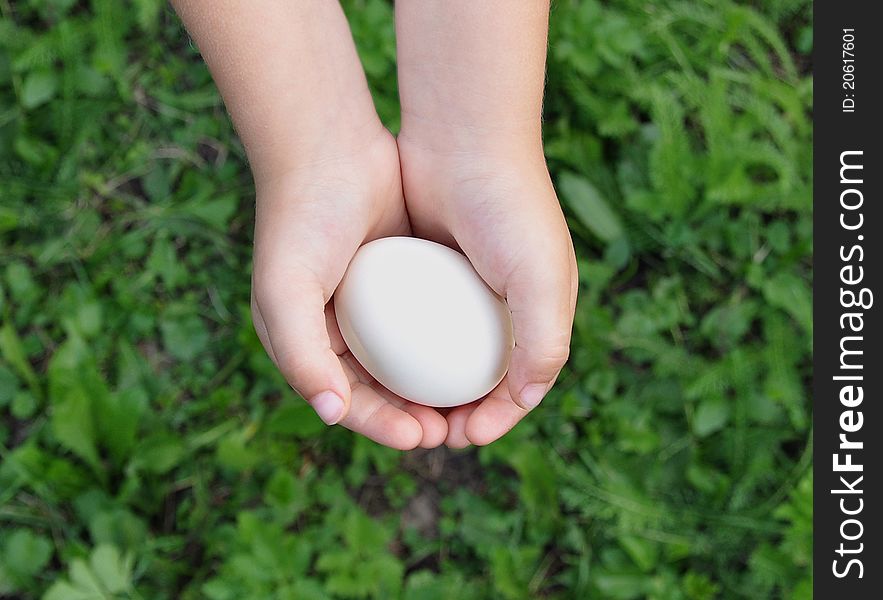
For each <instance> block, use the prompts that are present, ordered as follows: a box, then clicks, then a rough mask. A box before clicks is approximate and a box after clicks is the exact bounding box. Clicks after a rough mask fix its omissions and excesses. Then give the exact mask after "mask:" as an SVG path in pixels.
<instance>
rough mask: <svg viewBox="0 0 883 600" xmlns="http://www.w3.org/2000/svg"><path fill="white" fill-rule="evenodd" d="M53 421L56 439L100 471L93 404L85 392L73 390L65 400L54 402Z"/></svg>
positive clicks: (53, 431)
mask: <svg viewBox="0 0 883 600" xmlns="http://www.w3.org/2000/svg"><path fill="white" fill-rule="evenodd" d="M51 420H52V433H53V435H54V436H55V439H57V440H58V441H59V443H60V444H61V445H62V446H64V447H66V448H67V449H68V450H70V451H71V452H73V453H74V454H76V455H77V456H79V457H80V458H82V459H83V460H85V461H86V462H87V463H88V464H89V465H91V466H92V467H94V468H96V469H99V468H100V466H99V464H100V461H99V458H98V449H97V447H96V444H95V426H94V423H93V420H92V402H91V400H90V399H89V398H88V396H86V395H85V393H84V392H83V390H82V389H78V388H73V389H71V390H69V391H68V393H67V394H65V397H64V398H62V399H60V400H58V401H55V402H53V407H52V416H51Z"/></svg>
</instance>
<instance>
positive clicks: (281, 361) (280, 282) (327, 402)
mask: <svg viewBox="0 0 883 600" xmlns="http://www.w3.org/2000/svg"><path fill="white" fill-rule="evenodd" d="M254 281H255V288H254V290H255V292H254V297H255V302H256V304H257V308H258V311H257V312H258V314H259V315H260V316H261V318H262V320H263V323H264V327H265V329H266V336H267V339H268V341H269V345H270V347H271V349H272V355H273V356H274V357H275V362H276V365H277V367H278V368H279V371H280V372H281V373H282V375H283V376H284V377H285V379H286V380H287V381H288V383H289V384H290V385H291V386H292V387H293V388H294V389H295V390H296V391H297V392H298V393H299V394H300V395H301V396H303V397H304V398H305V399H306V400H307V402H309V403H310V405H311V406H312V407H313V409H315V411H316V413H317V414H318V415H319V417H320V418H321V419H322V421H324V422H325V423H326V424H328V425H333V424H335V423H338V422H340V421H341V420H342V419H343V418H344V417H345V416H346V413H347V410H348V409H349V405H350V386H349V382H348V381H347V377H346V374H345V373H344V371H343V367H342V366H341V364H340V360H339V359H338V357H337V354H336V353H335V352H334V350H333V349H332V348H331V340H330V339H329V337H328V330H327V328H326V324H325V304H326V300H327V299H326V298H325V296H324V293H323V291H322V286H321V284H320V283H319V281H318V280H317V279H316V277H315V275H314V274H313V273H312V272H311V271H310V270H309V269H305V268H303V267H299V266H297V265H291V266H288V267H287V268H285V269H282V270H268V271H267V272H264V273H256V274H255V280H254Z"/></svg>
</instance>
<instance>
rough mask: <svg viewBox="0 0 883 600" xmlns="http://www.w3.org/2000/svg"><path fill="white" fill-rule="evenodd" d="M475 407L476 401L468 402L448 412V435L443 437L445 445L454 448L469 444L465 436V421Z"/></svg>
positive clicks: (464, 446) (476, 405) (476, 406)
mask: <svg viewBox="0 0 883 600" xmlns="http://www.w3.org/2000/svg"><path fill="white" fill-rule="evenodd" d="M476 408H478V403H477V402H470V403H469V404H466V405H464V406H458V407H456V408H454V409H452V410H451V412H449V413H448V416H447V420H448V435H447V437H446V438H445V446H447V447H448V448H453V449H455V450H456V449H460V448H466V447H467V446H469V445H470V442H469V438H467V437H466V422H467V421H468V420H469V416H470V415H471V414H472V413H473V412H475V409H476Z"/></svg>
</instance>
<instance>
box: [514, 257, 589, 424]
mask: <svg viewBox="0 0 883 600" xmlns="http://www.w3.org/2000/svg"><path fill="white" fill-rule="evenodd" d="M556 263H558V264H561V265H562V266H561V267H559V268H556V267H554V266H553V267H552V268H550V265H555V264H556ZM571 269H572V267H571V265H570V256H569V255H568V256H567V258H566V259H565V260H563V261H554V260H552V261H549V260H536V259H535V258H532V259H531V260H529V261H526V262H525V263H523V264H522V265H519V267H518V268H516V269H515V270H514V271H513V273H512V274H511V275H510V277H509V280H508V281H507V284H506V301H507V302H508V304H509V309H510V310H511V311H512V326H513V331H514V334H515V348H514V349H513V351H512V357H511V359H510V362H509V373H508V375H507V379H508V384H509V394H510V397H511V398H512V400H514V401H515V403H516V404H518V405H519V406H520V407H522V408H523V409H526V410H530V409H532V408H535V407H536V406H537V405H538V404H539V403H540V401H541V400H542V399H543V397H544V396H545V395H546V392H547V391H548V390H549V388H550V387H551V384H552V381H553V380H554V379H555V377H556V376H557V375H558V372H559V371H560V370H561V367H563V366H564V363H565V362H567V358H568V356H569V354H570V329H571V324H572V322H573V308H572V307H573V305H574V302H575V294H574V290H573V278H572V275H571Z"/></svg>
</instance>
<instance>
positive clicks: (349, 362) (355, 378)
mask: <svg viewBox="0 0 883 600" xmlns="http://www.w3.org/2000/svg"><path fill="white" fill-rule="evenodd" d="M341 360H342V361H343V364H344V370H345V371H346V372H347V375H348V377H349V379H350V385H351V386H352V387H353V394H354V395H353V401H352V408H351V409H350V413H352V414H356V413H357V412H362V411H363V407H362V406H360V405H357V397H356V395H355V390H356V387H355V386H357V385H362V386H369V387H370V388H371V389H372V390H373V391H374V392H375V393H376V394H377V395H378V396H380V398H382V399H383V400H384V401H386V402H387V403H389V404H390V405H391V406H393V407H395V408H396V409H398V410H399V411H401V412H402V413H405V414H407V415H410V416H411V417H412V418H413V419H414V420H415V421H417V423H419V424H420V429H421V434H420V435H421V438H420V441H419V442H418V444H417V445H418V446H420V447H421V448H435V447H437V446H440V445H441V444H442V442H444V440H445V437H446V436H447V434H448V423H447V421H445V418H444V417H443V416H442V415H440V414H439V413H438V411H436V410H435V409H434V408H430V407H429V406H423V405H420V404H415V403H413V402H409V401H407V400H405V399H404V398H402V397H400V396H397V395H396V394H394V393H392V392H391V391H389V390H388V389H386V388H385V387H383V386H382V385H381V384H380V383H378V382H377V381H375V380H374V378H373V377H371V376H370V374H368V372H367V371H365V369H364V368H363V367H362V365H361V364H359V361H358V360H356V358H355V356H353V354H352V352H349V351H346V352H345V353H344V354H341ZM387 414H389V413H387ZM365 421H366V423H367V424H368V425H369V426H371V425H373V424H372V423H371V422H370V421H368V420H367V419H365ZM380 426H383V424H382V423H381V424H380ZM359 433H363V432H362V431H359ZM365 435H368V434H365ZM373 435H375V434H371V435H368V437H372V436H373ZM372 439H374V437H372Z"/></svg>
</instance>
